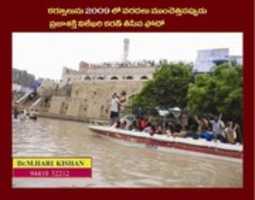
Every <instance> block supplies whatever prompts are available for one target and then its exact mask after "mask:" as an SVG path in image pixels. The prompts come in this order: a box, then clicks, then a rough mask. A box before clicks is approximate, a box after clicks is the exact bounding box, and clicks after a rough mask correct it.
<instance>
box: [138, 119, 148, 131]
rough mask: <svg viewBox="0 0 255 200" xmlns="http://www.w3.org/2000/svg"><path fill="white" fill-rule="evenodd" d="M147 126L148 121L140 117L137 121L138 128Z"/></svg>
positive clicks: (141, 128)
mask: <svg viewBox="0 0 255 200" xmlns="http://www.w3.org/2000/svg"><path fill="white" fill-rule="evenodd" d="M147 126H148V121H147V120H145V119H141V120H140V122H139V129H140V130H143V129H145V128H146V127H147Z"/></svg>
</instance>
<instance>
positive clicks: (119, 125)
mask: <svg viewBox="0 0 255 200" xmlns="http://www.w3.org/2000/svg"><path fill="white" fill-rule="evenodd" d="M112 128H121V122H120V120H117V121H116V122H114V124H113V125H112Z"/></svg>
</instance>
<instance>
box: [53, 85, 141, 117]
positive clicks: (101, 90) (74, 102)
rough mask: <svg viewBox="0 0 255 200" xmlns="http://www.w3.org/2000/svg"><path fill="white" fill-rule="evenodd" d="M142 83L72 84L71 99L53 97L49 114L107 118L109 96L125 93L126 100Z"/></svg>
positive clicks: (109, 102)
mask: <svg viewBox="0 0 255 200" xmlns="http://www.w3.org/2000/svg"><path fill="white" fill-rule="evenodd" d="M143 84H144V81H103V82H102V81H91V82H80V83H78V82H77V83H73V85H72V92H71V97H63V96H62V97H59V96H53V97H52V99H51V105H50V108H49V112H50V113H54V114H61V115H66V116H72V117H78V118H80V119H101V120H105V119H108V118H109V110H110V104H111V96H112V94H113V93H114V92H116V93H118V94H120V92H121V91H126V93H127V98H128V97H129V96H131V95H134V94H136V93H138V92H139V91H140V90H141V88H142V86H143Z"/></svg>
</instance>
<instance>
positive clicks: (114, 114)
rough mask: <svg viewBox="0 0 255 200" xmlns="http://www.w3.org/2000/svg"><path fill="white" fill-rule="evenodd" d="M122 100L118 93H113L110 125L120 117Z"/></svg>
mask: <svg viewBox="0 0 255 200" xmlns="http://www.w3.org/2000/svg"><path fill="white" fill-rule="evenodd" d="M119 108H120V100H119V98H118V95H117V94H116V93H113V95H112V101H111V114H110V125H111V126H112V125H113V124H114V123H115V122H117V121H118V119H119Z"/></svg>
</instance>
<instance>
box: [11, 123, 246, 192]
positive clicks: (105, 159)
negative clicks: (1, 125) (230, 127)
mask: <svg viewBox="0 0 255 200" xmlns="http://www.w3.org/2000/svg"><path fill="white" fill-rule="evenodd" d="M87 126H88V125H87V124H85V123H78V122H70V121H62V120H53V119H45V118H39V119H38V120H37V121H31V120H26V121H14V122H13V155H14V156H69V157H70V156H91V157H93V175H92V176H93V177H92V178H76V179H71V178H64V179H61V178H58V179H53V178H41V179H40V178H36V179H35V178H13V187H15V188H19V187H55V188H57V187H84V188H86V187H170V188H171V187H182V188H183V187H192V188H193V187H242V185H243V180H242V177H243V173H242V170H243V168H242V162H234V161H226V160H219V159H215V158H206V157H201V156H196V155H185V154H183V153H178V152H162V151H159V150H155V149H151V148H148V147H147V148H146V147H143V146H136V145H134V144H132V143H126V142H125V143H124V142H116V141H115V140H112V139H108V138H106V137H99V136H97V135H96V134H95V133H93V132H91V131H90V130H89V129H88V128H87Z"/></svg>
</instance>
